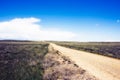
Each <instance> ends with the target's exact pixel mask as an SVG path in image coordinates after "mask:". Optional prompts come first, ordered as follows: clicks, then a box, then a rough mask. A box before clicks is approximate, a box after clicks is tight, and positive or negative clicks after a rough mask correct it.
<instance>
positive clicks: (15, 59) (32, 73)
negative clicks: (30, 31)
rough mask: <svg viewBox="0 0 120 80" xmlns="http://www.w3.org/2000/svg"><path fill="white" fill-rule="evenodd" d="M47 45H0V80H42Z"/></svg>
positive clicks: (20, 43) (25, 43) (26, 43)
mask: <svg viewBox="0 0 120 80" xmlns="http://www.w3.org/2000/svg"><path fill="white" fill-rule="evenodd" d="M47 47H48V44H43V43H42V44H36V43H33V42H32V43H30V44H29V43H28V42H24V44H23V43H22V42H18V43H17V42H14V43H8V42H7V43H4V42H2V43H0V80H42V75H43V67H42V60H43V57H44V55H45V54H46V53H47V50H48V49H47Z"/></svg>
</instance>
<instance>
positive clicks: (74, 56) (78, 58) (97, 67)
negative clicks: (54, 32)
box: [50, 43, 120, 80]
mask: <svg viewBox="0 0 120 80" xmlns="http://www.w3.org/2000/svg"><path fill="white" fill-rule="evenodd" d="M50 45H51V46H52V47H53V49H54V50H57V51H59V52H60V53H61V54H62V55H65V56H67V57H69V58H70V59H71V60H72V61H74V62H75V63H76V64H77V65H78V66H79V67H81V68H83V69H85V70H87V71H88V72H90V73H91V74H93V75H94V76H95V77H97V78H99V79H100V80H120V75H119V74H120V60H118V59H113V58H109V57H105V56H101V55H97V54H91V53H89V52H84V51H77V50H73V49H69V48H65V47H61V46H58V45H55V44H52V43H51V44H50Z"/></svg>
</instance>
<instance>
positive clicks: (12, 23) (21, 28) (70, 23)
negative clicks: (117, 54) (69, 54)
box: [0, 0, 120, 42]
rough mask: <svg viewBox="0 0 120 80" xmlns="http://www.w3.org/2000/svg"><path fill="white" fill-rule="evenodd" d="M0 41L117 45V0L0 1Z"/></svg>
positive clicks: (119, 11)
mask: <svg viewBox="0 0 120 80" xmlns="http://www.w3.org/2000/svg"><path fill="white" fill-rule="evenodd" d="M0 39H1V40H4V39H15V40H37V41H39V40H59V41H82V42H84V41H85V42H86V41H112V42H113V41H115V42H116V41H117V42H119V41H120V0H0Z"/></svg>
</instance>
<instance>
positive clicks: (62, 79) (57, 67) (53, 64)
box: [43, 51, 97, 80]
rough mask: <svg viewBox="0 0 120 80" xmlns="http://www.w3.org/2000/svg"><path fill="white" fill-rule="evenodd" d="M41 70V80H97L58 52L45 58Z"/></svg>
mask: <svg viewBox="0 0 120 80" xmlns="http://www.w3.org/2000/svg"><path fill="white" fill-rule="evenodd" d="M43 68H44V75H43V80H97V79H96V78H95V77H94V76H92V75H90V74H89V73H87V72H86V71H85V70H83V69H81V68H79V67H78V65H77V64H75V63H74V62H72V61H71V60H70V59H69V58H68V57H65V56H62V55H61V54H59V52H58V51H54V52H51V53H48V54H47V55H46V56H45V58H44V61H43Z"/></svg>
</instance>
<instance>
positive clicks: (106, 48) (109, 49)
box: [53, 42, 120, 59]
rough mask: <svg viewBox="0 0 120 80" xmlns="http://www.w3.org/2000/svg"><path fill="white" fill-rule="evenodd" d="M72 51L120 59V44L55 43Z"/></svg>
mask: <svg viewBox="0 0 120 80" xmlns="http://www.w3.org/2000/svg"><path fill="white" fill-rule="evenodd" d="M53 43H56V44H58V45H61V46H65V47H68V48H72V49H77V50H82V51H87V52H91V53H95V54H100V55H104V56H108V57H112V58H117V59H120V42H53Z"/></svg>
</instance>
